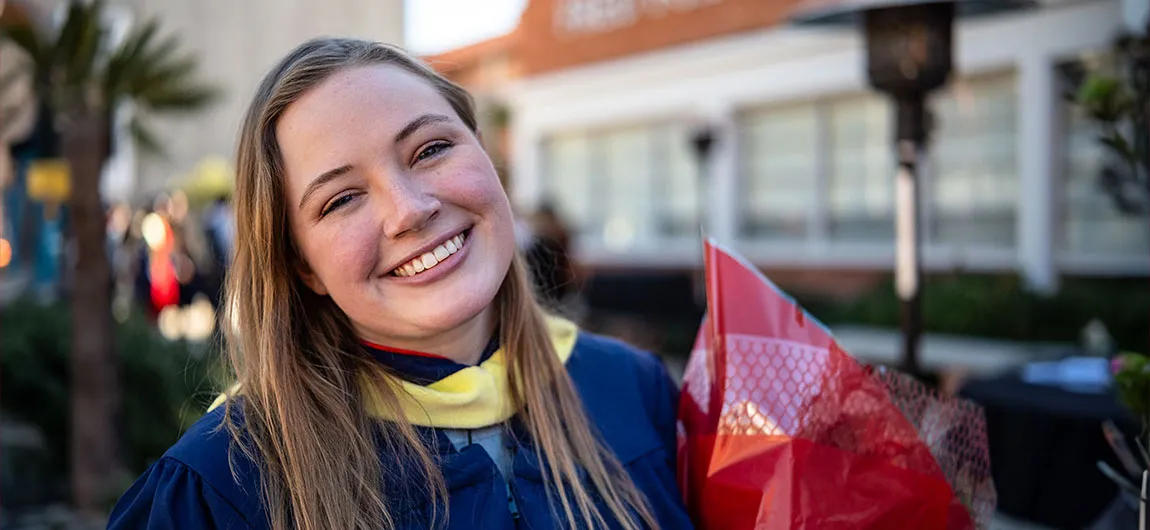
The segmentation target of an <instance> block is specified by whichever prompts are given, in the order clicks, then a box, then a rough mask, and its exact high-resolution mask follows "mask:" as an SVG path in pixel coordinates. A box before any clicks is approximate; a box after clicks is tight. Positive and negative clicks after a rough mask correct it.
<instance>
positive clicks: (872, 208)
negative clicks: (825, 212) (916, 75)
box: [827, 94, 894, 242]
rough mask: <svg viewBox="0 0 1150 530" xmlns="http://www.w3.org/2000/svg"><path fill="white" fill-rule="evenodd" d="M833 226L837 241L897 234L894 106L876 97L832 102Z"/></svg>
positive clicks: (879, 238)
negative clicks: (891, 117) (895, 218)
mask: <svg viewBox="0 0 1150 530" xmlns="http://www.w3.org/2000/svg"><path fill="white" fill-rule="evenodd" d="M827 110H828V116H829V122H828V125H829V127H830V145H828V148H829V153H830V158H831V167H830V180H829V182H828V185H829V186H828V192H829V194H830V196H829V197H828V204H829V206H830V212H829V229H830V236H831V239H832V240H837V241H880V242H890V241H893V238H894V217H893V215H894V161H893V157H894V151H893V150H894V145H893V135H892V132H891V119H890V114H891V112H892V111H891V110H890V106H889V105H888V103H887V102H886V101H885V100H883V99H881V98H879V97H878V96H874V95H869V94H868V95H865V96H854V97H850V98H843V99H838V100H834V101H831V102H829V104H828V106H827Z"/></svg>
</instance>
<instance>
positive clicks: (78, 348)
mask: <svg viewBox="0 0 1150 530" xmlns="http://www.w3.org/2000/svg"><path fill="white" fill-rule="evenodd" d="M67 118H68V119H67V120H66V121H65V122H64V123H63V127H62V128H61V131H60V142H61V145H60V146H61V151H62V152H63V155H64V158H65V159H67V160H68V162H69V164H70V165H71V169H72V194H71V199H70V200H69V212H68V215H69V216H70V218H71V231H72V237H73V238H74V241H75V245H76V247H75V249H76V256H75V258H76V261H75V270H74V274H73V285H72V352H71V353H72V357H71V433H70V434H71V439H70V444H71V447H70V453H71V467H72V473H71V479H72V497H73V499H72V501H73V502H74V503H75V505H76V507H77V508H78V509H79V510H81V511H82V512H85V513H88V514H92V515H96V514H99V512H100V510H101V509H102V508H103V507H104V506H103V504H104V502H105V501H106V500H108V496H109V495H110V494H112V491H111V489H110V488H111V485H112V484H111V483H110V481H111V480H112V478H113V473H114V472H116V471H118V469H119V466H118V464H117V461H118V451H117V444H116V438H117V437H116V428H115V416H116V414H115V411H116V407H117V404H118V399H117V393H118V389H117V387H116V371H117V370H116V365H117V363H116V356H115V350H114V348H113V344H112V318H111V290H110V278H111V266H110V264H109V263H108V259H107V255H106V250H105V248H106V247H105V239H106V235H105V216H104V207H103V204H102V201H101V198H100V173H101V169H102V168H103V165H104V161H105V160H107V158H108V155H109V153H108V147H109V143H108V141H109V136H108V123H109V122H108V116H107V115H106V114H105V113H103V112H100V111H81V112H77V113H74V114H70V115H69V116H67Z"/></svg>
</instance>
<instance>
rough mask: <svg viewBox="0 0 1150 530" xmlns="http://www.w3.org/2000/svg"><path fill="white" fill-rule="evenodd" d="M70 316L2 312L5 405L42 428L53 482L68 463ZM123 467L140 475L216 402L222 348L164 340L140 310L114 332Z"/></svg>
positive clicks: (64, 312)
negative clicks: (215, 393)
mask: <svg viewBox="0 0 1150 530" xmlns="http://www.w3.org/2000/svg"><path fill="white" fill-rule="evenodd" d="M70 318H71V316H70V312H69V310H68V308H67V307H66V306H64V305H63V304H55V305H41V304H38V303H35V302H31V301H23V300H22V301H18V302H15V303H13V304H11V305H9V306H7V307H4V308H2V309H0V326H2V329H3V332H2V333H0V362H2V363H3V370H2V371H0V406H2V407H3V411H4V414H5V415H6V416H8V417H11V418H13V419H16V420H18V421H20V422H23V423H27V424H30V425H33V426H35V427H36V428H38V429H40V431H41V432H42V433H43V434H44V437H45V439H46V443H47V444H48V447H47V450H48V452H49V454H50V462H51V464H50V468H49V469H47V470H45V471H46V473H48V474H49V475H50V476H51V477H63V476H65V474H66V472H67V462H68V458H67V455H68V436H67V434H68V410H69V403H68V396H69V377H68V375H69V362H68V358H69V354H70V349H69V348H70V344H71V337H70V330H71V323H70ZM115 346H116V351H117V354H118V356H117V358H118V360H119V363H120V364H119V367H118V368H119V370H118V375H119V377H118V383H119V389H120V395H119V402H120V407H119V422H118V425H114V426H109V428H114V429H116V430H117V432H118V434H119V439H120V443H121V455H122V457H123V463H124V465H125V466H127V471H128V472H129V473H132V474H133V475H134V474H138V473H140V472H142V471H143V470H144V468H145V467H147V465H148V464H149V463H151V462H152V461H154V460H155V459H156V458H158V457H159V456H160V455H162V454H163V452H164V451H165V450H166V449H167V448H168V447H169V446H170V445H171V444H172V443H173V442H175V441H176V440H177V439H178V438H179V436H180V434H181V433H182V432H183V431H184V430H185V429H186V428H187V427H188V426H189V425H191V423H192V422H194V421H195V420H196V418H198V417H199V416H200V415H201V414H202V413H203V411H204V409H205V408H206V406H207V405H208V404H209V403H210V402H211V399H212V398H213V397H214V390H215V389H216V388H218V385H216V384H215V380H217V374H218V368H217V367H218V365H219V363H218V357H219V356H218V354H217V352H216V348H214V347H211V346H208V347H203V346H198V347H192V346H190V345H188V344H186V343H184V342H171V341H167V340H165V339H163V338H162V337H160V335H159V333H158V332H157V331H156V329H155V328H154V326H152V324H151V323H150V322H148V321H147V319H146V318H145V317H144V316H143V315H142V314H139V313H133V314H132V315H131V316H130V317H129V318H128V319H127V321H126V322H124V323H122V324H117V325H116V328H115Z"/></svg>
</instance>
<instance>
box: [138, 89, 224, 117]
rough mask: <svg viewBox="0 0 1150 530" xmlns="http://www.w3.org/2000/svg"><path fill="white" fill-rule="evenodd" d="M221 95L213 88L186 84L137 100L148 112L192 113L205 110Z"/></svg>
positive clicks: (143, 95) (142, 95) (144, 94)
mask: <svg viewBox="0 0 1150 530" xmlns="http://www.w3.org/2000/svg"><path fill="white" fill-rule="evenodd" d="M218 95H219V92H218V91H217V90H216V89H215V88H212V87H208V86H204V85H193V84H185V85H181V86H166V87H162V88H158V89H155V90H151V91H147V92H144V93H141V94H139V95H138V96H137V98H136V100H137V101H138V102H139V103H140V104H141V105H143V106H145V107H147V109H148V110H152V111H159V112H190V111H194V110H198V109H201V108H203V107H204V106H205V105H207V104H208V103H211V102H212V101H214V100H215V99H216V97H217V96H218Z"/></svg>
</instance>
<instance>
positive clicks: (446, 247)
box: [391, 230, 468, 277]
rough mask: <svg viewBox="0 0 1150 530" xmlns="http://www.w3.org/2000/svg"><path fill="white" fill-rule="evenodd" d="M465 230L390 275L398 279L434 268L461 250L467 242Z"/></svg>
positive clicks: (397, 268)
mask: <svg viewBox="0 0 1150 530" xmlns="http://www.w3.org/2000/svg"><path fill="white" fill-rule="evenodd" d="M467 232H468V231H467V230H464V231H462V232H460V233H458V234H456V235H454V236H452V237H449V238H447V240H446V241H444V242H443V243H440V244H439V245H437V246H435V248H432V249H431V250H429V251H427V252H424V253H423V254H420V255H418V256H416V257H414V258H412V259H411V261H408V262H407V263H404V264H403V265H401V266H399V267H396V268H395V269H394V270H392V271H391V275H393V276H399V277H408V276H417V275H419V274H421V273H423V272H424V271H427V270H430V269H433V268H435V266H436V265H439V263H440V262H442V261H443V260H445V259H447V258H448V257H450V256H451V255H452V254H455V253H456V252H459V251H460V250H463V245H464V243H465V242H466V241H467Z"/></svg>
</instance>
